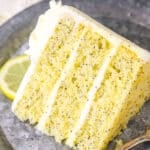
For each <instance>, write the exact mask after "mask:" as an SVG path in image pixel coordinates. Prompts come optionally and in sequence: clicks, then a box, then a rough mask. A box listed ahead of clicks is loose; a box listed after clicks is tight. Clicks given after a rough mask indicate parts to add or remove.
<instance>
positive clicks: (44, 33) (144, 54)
mask: <svg viewBox="0 0 150 150" xmlns="http://www.w3.org/2000/svg"><path fill="white" fill-rule="evenodd" d="M63 14H64V15H66V14H67V15H69V16H71V17H73V19H74V20H75V21H77V22H79V23H80V22H84V23H85V24H89V26H91V27H93V28H94V29H95V30H96V31H97V32H98V33H99V34H100V35H102V36H103V37H104V38H106V39H107V40H108V41H109V42H110V43H111V44H113V48H112V54H110V55H109V56H113V55H114V54H115V52H116V50H113V49H117V48H118V47H119V46H120V45H124V46H125V47H127V48H129V49H130V50H131V51H134V52H135V53H136V54H137V55H138V57H139V58H141V59H142V60H143V64H146V63H147V62H150V53H149V52H148V51H146V50H144V49H143V48H140V47H139V46H137V45H136V44H134V43H132V42H131V41H129V40H127V39H125V38H123V37H122V36H120V35H118V34H116V33H115V32H113V31H112V30H110V29H108V28H107V27H105V26H103V25H102V24H100V23H98V22H97V21H95V20H93V19H92V18H90V17H89V16H87V15H86V14H84V13H82V12H81V11H79V10H77V9H76V8H73V7H71V6H59V7H54V8H52V9H50V10H48V11H47V12H46V13H45V14H44V15H41V16H40V18H39V20H38V23H37V26H36V28H35V29H34V31H33V32H32V34H31V36H30V41H29V47H30V49H29V51H30V56H31V66H30V67H29V70H28V71H27V73H26V75H25V77H24V79H23V81H22V83H21V86H20V87H19V90H18V92H17V96H16V99H15V101H14V102H13V105H12V110H13V112H14V113H15V107H16V105H17V103H18V102H19V98H20V96H21V93H22V92H23V90H24V87H25V85H26V84H27V82H28V80H29V77H30V76H31V75H32V73H33V72H32V71H33V69H34V67H35V65H36V61H37V60H38V57H39V56H40V54H41V52H42V50H43V49H44V47H45V45H46V43H47V41H48V39H49V38H50V37H51V35H52V34H53V31H54V28H55V25H56V24H57V22H58V21H59V19H60V18H61V16H62V15H63ZM51 21H53V22H51ZM43 29H44V30H43ZM43 37H44V38H43ZM107 59H109V58H107ZM110 61H111V58H110ZM107 63H109V61H108V62H107V61H106V62H105V63H104V64H103V66H104V67H103V68H104V70H105V71H106V66H107V65H108V64H107ZM105 71H104V72H103V71H102V70H101V71H100V72H99V73H102V72H103V74H105ZM99 76H100V75H99V74H98V75H97V77H98V79H97V80H98V82H99V83H100V82H101V80H103V79H102V78H101V79H100V78H99ZM95 80H96V79H95ZM97 80H96V81H97ZM96 81H95V82H94V83H96ZM94 85H97V84H93V86H94ZM91 91H92V90H91ZM92 92H93V91H92ZM92 92H91V93H92ZM92 102H93V99H91V101H89V102H88V103H87V104H86V106H85V108H84V110H83V112H84V114H82V116H83V117H82V119H80V120H79V123H80V127H81V126H82V124H83V122H84V121H85V119H86V115H87V114H88V112H89V109H90V108H91V104H92ZM51 106H52V103H50V104H49V107H51ZM42 118H45V116H44V115H43V116H42ZM42 118H41V120H40V122H39V124H38V126H37V128H38V129H39V130H41V131H43V127H42V125H41V124H42V123H43V120H45V119H43V120H42ZM23 121H24V120H23ZM80 127H78V126H76V128H77V129H75V131H77V130H79V128H80ZM74 136H75V135H73V137H72V139H73V138H74ZM70 139H71V138H70ZM72 139H71V140H72ZM67 143H68V144H69V143H70V142H69V141H68V142H67ZM69 145H70V144H69Z"/></svg>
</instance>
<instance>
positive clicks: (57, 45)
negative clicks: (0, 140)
mask: <svg viewBox="0 0 150 150" xmlns="http://www.w3.org/2000/svg"><path fill="white" fill-rule="evenodd" d="M80 28H81V29H82V27H80V26H78V28H76V27H75V22H74V20H73V19H71V18H68V17H67V18H64V19H62V20H60V21H59V23H58V25H57V26H56V28H55V34H54V35H53V36H52V37H51V38H50V39H49V41H48V43H47V45H46V46H45V49H44V50H42V52H41V56H40V57H39V59H38V62H37V64H36V66H35V68H34V70H33V75H32V76H31V77H30V80H29V81H28V83H27V84H26V86H25V89H24V91H23V93H22V95H21V97H20V100H19V102H18V104H17V106H16V107H15V110H14V111H15V114H16V115H17V116H18V117H19V118H20V119H21V120H27V119H29V120H30V122H31V123H36V122H38V120H39V118H40V116H41V115H42V113H43V111H44V106H45V104H46V102H47V100H48V95H49V93H50V91H51V89H52V88H53V86H54V84H55V82H56V81H57V80H58V78H59V77H60V74H61V72H62V69H63V68H64V65H65V64H66V62H67V60H68V58H69V56H70V53H71V52H72V47H73V45H74V44H72V43H75V42H76V40H77V39H78V38H79V37H80V34H81V33H80ZM68 43H71V46H72V47H68ZM56 56H57V57H56ZM62 56H63V57H62ZM29 69H30V68H29Z"/></svg>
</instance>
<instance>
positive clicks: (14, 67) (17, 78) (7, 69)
mask: <svg viewBox="0 0 150 150" xmlns="http://www.w3.org/2000/svg"><path fill="white" fill-rule="evenodd" d="M29 64H30V60H29V56H27V55H21V56H17V57H15V58H12V59H10V60H8V61H7V62H6V63H5V64H4V65H3V67H2V68H1V70H0V89H1V90H2V92H3V93H4V95H5V96H6V97H8V98H10V99H12V100H13V99H14V98H15V95H16V92H17V89H18V87H19V85H20V82H21V81H22V79H23V77H24V74H25V72H26V70H27V68H28V66H29Z"/></svg>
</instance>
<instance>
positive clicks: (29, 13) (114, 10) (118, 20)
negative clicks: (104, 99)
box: [0, 0, 150, 150]
mask: <svg viewBox="0 0 150 150" xmlns="http://www.w3.org/2000/svg"><path fill="white" fill-rule="evenodd" d="M63 3H64V4H68V5H72V6H75V7H77V8H79V9H81V10H82V11H84V12H86V13H87V14H89V15H90V16H91V17H93V18H95V19H96V20H97V21H99V22H101V23H103V24H104V25H106V26H108V27H110V28H112V29H113V30H114V31H116V32H117V33H119V34H122V35H124V36H125V37H127V38H128V39H130V40H131V41H134V42H135V43H137V44H138V45H140V46H141V47H143V48H146V49H150V17H149V16H150V11H148V10H150V3H149V2H148V1H146V0H138V1H136V0H132V1H130V0H126V1H121V0H93V1H91V0H82V1H81V0H63ZM48 7H49V6H48V0H46V1H42V2H40V3H38V4H36V5H34V6H32V7H30V8H28V9H26V10H24V11H23V12H21V13H20V14H18V15H16V16H15V17H13V18H12V19H11V20H9V21H8V22H6V23H5V24H4V25H3V26H1V27H0V66H2V64H3V63H4V62H5V61H6V60H7V59H8V58H10V57H12V56H13V55H16V53H17V54H18V53H21V52H22V50H24V49H26V48H27V47H28V40H27V39H28V37H29V33H30V32H31V30H32V29H33V27H34V26H35V23H36V21H37V17H38V15H39V14H41V13H43V12H44V11H45V10H46V9H48ZM149 127H150V102H147V103H146V104H145V105H144V106H143V108H142V109H141V111H140V113H139V114H137V115H136V116H135V117H134V118H132V119H131V121H129V123H128V127H127V129H126V130H124V131H123V133H122V134H121V135H120V136H119V137H117V138H118V139H122V140H123V141H124V142H127V141H129V140H131V139H132V138H134V137H137V136H139V135H141V134H143V133H144V132H145V130H147V129H148V128H149ZM114 145H115V142H112V143H111V144H110V145H109V148H108V149H110V150H112V149H113V148H114ZM5 149H6V150H9V149H15V150H67V149H68V148H67V147H66V146H63V145H60V144H58V143H56V142H55V140H54V139H53V137H47V136H45V135H42V134H41V133H40V132H38V131H37V130H35V129H34V128H33V127H32V126H30V125H29V124H28V123H22V122H20V121H19V120H18V119H17V118H16V117H15V116H14V115H13V113H12V112H11V102H10V101H9V100H8V99H7V98H6V97H5V96H3V94H2V93H0V150H5ZM134 149H135V150H148V149H149V150H150V144H149V143H145V144H141V145H139V146H138V147H136V148H134Z"/></svg>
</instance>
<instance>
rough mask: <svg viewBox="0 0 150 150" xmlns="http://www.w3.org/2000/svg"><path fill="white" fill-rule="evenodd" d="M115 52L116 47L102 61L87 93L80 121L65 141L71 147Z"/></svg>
mask: <svg viewBox="0 0 150 150" xmlns="http://www.w3.org/2000/svg"><path fill="white" fill-rule="evenodd" d="M116 51H117V46H116V47H114V48H113V49H111V50H110V53H109V55H108V56H107V58H106V60H105V61H104V63H103V65H102V67H101V68H100V70H99V72H98V75H97V76H96V78H95V79H94V82H93V85H92V87H91V89H90V90H89V92H88V98H87V99H88V101H87V103H86V105H85V107H84V109H83V111H82V113H81V116H80V119H79V120H78V122H77V123H76V126H75V128H74V130H73V132H72V133H71V135H70V137H69V139H68V140H67V142H66V143H67V144H68V145H70V146H72V144H73V141H74V139H75V136H76V133H77V131H79V130H80V128H81V127H82V125H83V123H84V122H85V119H86V118H87V115H88V113H89V111H90V108H91V106H92V102H93V100H94V96H95V94H96V92H97V90H98V89H99V88H100V87H101V83H102V81H103V78H104V75H105V72H106V70H107V68H108V66H109V64H110V61H111V59H112V57H113V56H114V55H115V54H116Z"/></svg>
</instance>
